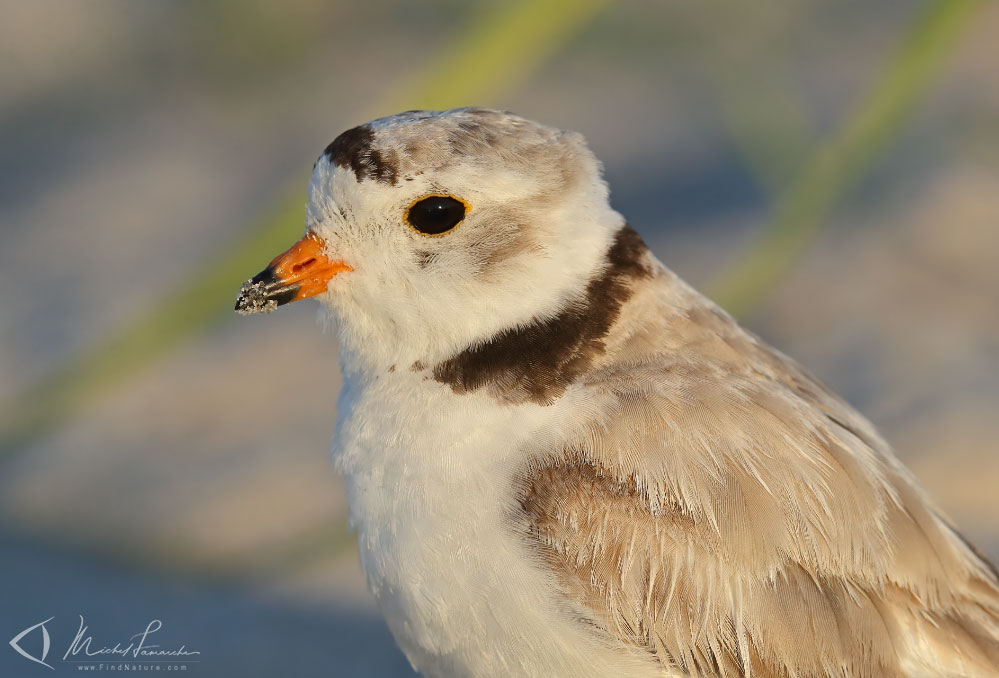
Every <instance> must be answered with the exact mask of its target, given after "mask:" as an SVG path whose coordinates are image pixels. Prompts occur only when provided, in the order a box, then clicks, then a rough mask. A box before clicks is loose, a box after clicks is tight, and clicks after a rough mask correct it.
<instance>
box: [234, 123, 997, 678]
mask: <svg viewBox="0 0 999 678" xmlns="http://www.w3.org/2000/svg"><path fill="white" fill-rule="evenodd" d="M308 191H309V198H308V205H307V208H306V234H305V236H304V237H303V238H302V239H301V240H300V241H299V242H298V243H297V244H295V245H294V246H293V247H292V248H291V249H290V250H288V251H287V252H285V253H284V254H281V255H279V256H277V257H276V258H275V259H274V260H273V261H272V262H271V263H270V265H268V266H267V267H266V268H265V269H264V270H263V271H262V272H261V273H259V274H258V275H256V276H255V277H253V278H252V279H250V280H249V281H247V283H245V284H244V286H243V287H242V289H241V290H240V292H239V296H238V298H237V304H236V310H237V311H239V312H241V313H244V314H252V313H259V312H268V311H272V310H274V309H275V308H277V307H278V306H281V305H283V304H286V303H290V302H293V301H297V300H299V299H305V298H310V297H315V298H316V299H318V300H319V302H320V309H321V310H320V316H321V318H322V321H323V322H324V323H326V324H328V325H329V326H330V327H331V328H333V330H334V331H335V332H336V333H337V336H338V338H339V347H340V350H339V361H340V368H341V372H342V375H343V384H342V390H341V393H340V395H339V398H338V400H337V405H336V410H337V423H336V427H335V432H334V434H333V445H332V454H331V456H332V459H333V462H334V464H335V467H336V469H337V470H338V471H339V472H340V473H341V474H342V475H343V477H344V482H345V487H346V494H347V501H348V506H349V522H350V525H351V527H352V529H354V530H355V531H356V533H357V540H358V553H359V558H360V563H361V566H362V568H363V570H364V573H365V576H366V580H367V584H368V588H369V589H370V591H371V592H372V594H373V595H374V598H375V600H376V601H377V605H378V608H379V610H380V611H381V613H382V615H383V616H384V617H385V620H386V622H387V625H388V626H389V629H390V630H391V632H392V634H393V636H394V638H395V640H396V642H397V644H398V646H399V647H400V648H401V650H402V651H403V653H404V654H405V655H406V657H407V658H408V659H409V662H410V663H411V664H412V666H413V668H414V669H415V670H416V671H418V672H420V673H421V674H423V675H425V676H429V677H444V676H475V677H478V676H483V677H485V676H525V677H546V678H553V677H555V678H558V677H569V676H572V677H579V676H634V677H640V678H644V677H646V676H658V677H662V676H671V677H678V676H704V677H710V678H729V677H736V676H737V677H740V678H750V677H753V678H792V677H796V678H924V677H930V676H933V677H949V678H978V677H985V676H997V675H999V577H997V573H996V570H995V568H994V566H992V565H991V564H990V563H989V562H988V561H987V560H986V558H985V557H984V556H983V555H982V554H981V553H980V552H979V551H978V550H976V548H975V547H974V546H973V545H972V544H971V543H969V542H968V541H967V540H966V539H964V538H963V537H962V535H961V534H960V533H959V532H958V531H957V529H956V528H955V527H954V525H953V524H952V522H951V521H949V520H948V518H947V517H946V516H945V515H944V513H943V512H942V511H941V510H940V508H938V507H937V505H936V504H935V503H934V502H933V500H932V499H931V498H930V497H929V496H928V494H927V492H926V491H925V490H924V489H923V488H922V487H921V486H920V484H919V483H918V482H917V480H916V479H915V478H914V476H913V475H912V474H911V473H910V472H909V471H908V470H907V469H906V468H905V467H904V466H903V465H902V464H901V462H900V461H899V460H898V459H897V457H896V456H895V455H894V453H893V451H892V449H891V448H890V446H889V445H888V444H887V443H886V442H885V440H884V439H883V438H882V437H881V436H880V435H879V433H878V432H877V431H876V430H875V428H874V427H873V425H872V424H871V423H869V422H868V421H867V420H866V419H865V418H864V417H863V416H862V415H861V414H859V413H858V412H857V411H855V410H854V409H853V408H852V407H851V406H850V405H848V404H847V403H846V402H845V401H844V400H843V399H841V398H840V397H839V396H837V395H836V394H835V393H833V392H832V391H831V390H829V389H828V388H827V387H826V386H824V385H823V384H822V383H821V382H820V381H819V380H818V379H816V378H815V377H813V376H811V375H810V374H809V373H808V372H807V371H806V370H805V369H804V368H803V367H801V366H800V365H799V364H798V363H796V362H795V361H793V360H792V359H791V358H789V357H787V356H785V355H783V354H782V353H780V352H779V351H777V350H776V349H774V348H772V347H770V346H768V345H767V344H766V343H764V342H763V341H762V340H761V339H760V338H759V337H757V336H755V335H754V334H752V333H751V332H749V331H747V330H746V329H744V328H742V327H741V326H740V325H739V324H738V323H737V322H736V321H735V320H734V319H733V318H732V317H731V316H730V315H729V314H727V313H726V312H725V311H723V310H722V309H721V308H719V307H718V306H717V305H716V304H714V303H713V302H712V301H710V300H709V299H708V298H706V297H705V296H703V295H702V294H700V293H699V292H697V291H696V290H694V289H693V288H692V287H691V286H689V285H688V284H687V283H685V282H684V281H683V280H682V279H680V278H679V277H678V276H677V275H675V274H674V273H673V272H671V271H670V270H669V269H668V268H667V267H666V266H665V265H663V264H662V263H660V261H659V260H658V259H657V258H656V257H655V256H654V255H653V254H652V252H651V251H650V250H649V248H648V247H647V246H646V244H645V243H644V242H643V240H642V238H641V237H640V236H639V234H638V233H637V232H636V231H635V230H634V229H633V228H632V227H631V226H629V225H628V223H627V221H626V220H625V218H624V217H623V216H622V215H621V214H619V213H618V212H617V211H615V210H614V209H613V208H612V207H611V205H610V201H609V189H608V185H607V183H606V182H605V180H604V178H603V170H602V166H601V164H600V163H599V161H598V160H597V159H596V157H595V156H594V154H593V153H592V152H591V150H590V149H589V147H588V145H587V142H586V140H585V139H584V137H583V136H582V135H581V134H579V133H576V132H572V131H564V130H561V129H557V128H553V127H549V126H546V125H542V124H539V123H536V122H533V121H531V120H528V119H526V118H523V117H519V116H517V115H515V114H512V113H508V112H504V111H498V110H491V109H487V108H459V109H451V110H445V111H407V112H405V113H400V114H396V115H392V116H388V117H384V118H380V119H378V120H374V121H372V122H369V123H366V124H363V125H360V126H358V127H354V128H352V129H349V130H348V131H346V132H343V133H342V134H340V135H339V136H337V137H336V138H335V139H334V140H333V142H332V143H330V144H329V145H328V146H327V147H326V148H325V150H324V151H323V152H322V154H321V155H320V156H319V158H318V160H317V161H316V163H315V165H314V168H313V173H312V177H311V180H310V183H309V188H308Z"/></svg>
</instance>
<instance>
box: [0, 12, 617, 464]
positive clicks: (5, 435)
mask: <svg viewBox="0 0 999 678" xmlns="http://www.w3.org/2000/svg"><path fill="white" fill-rule="evenodd" d="M607 2H608V0H518V1H517V2H494V3H487V4H485V5H483V7H482V8H481V9H479V10H477V11H476V12H475V13H474V15H473V16H472V17H471V19H470V20H469V22H468V25H467V26H465V27H463V28H461V29H459V31H458V35H457V36H456V38H455V39H454V41H453V42H451V43H449V44H448V45H446V46H445V47H444V48H443V49H442V50H441V52H440V53H439V54H438V55H437V56H436V57H434V58H432V59H431V61H430V64H429V66H427V67H426V68H424V69H423V70H421V71H419V72H418V73H417V74H416V76H415V77H413V78H411V79H410V80H409V81H408V82H407V83H406V85H404V86H403V88H402V91H400V92H398V93H392V94H390V95H389V96H387V97H386V99H385V100H384V101H383V102H381V103H380V104H378V106H377V107H376V108H377V109H378V110H376V111H374V112H373V113H369V114H368V115H367V117H373V116H374V115H383V114H386V113H394V112H397V111H398V110H402V109H408V108H447V107H452V106H456V105H467V104H476V105H477V104H482V103H490V102H494V101H496V100H498V99H499V97H500V96H501V95H502V94H503V93H504V92H506V91H509V90H510V89H512V88H514V87H516V86H518V85H519V84H520V83H521V82H522V81H523V80H524V79H525V78H526V77H528V76H529V75H530V74H531V72H532V71H533V70H534V69H536V68H537V67H538V66H539V65H540V64H541V63H542V61H543V60H544V59H546V58H548V57H550V56H551V55H552V54H554V53H555V52H556V51H558V50H559V49H560V48H561V47H562V46H563V45H564V44H565V42H566V41H567V40H568V39H569V38H570V37H571V36H572V35H573V34H574V33H575V32H577V31H578V30H579V29H580V28H582V26H583V25H585V23H586V22H587V21H588V20H590V19H591V18H593V16H594V15H595V14H596V12H597V11H598V10H599V9H601V8H602V7H604V6H605V5H606V4H607ZM306 181H307V179H306V177H302V179H301V181H300V182H298V183H297V184H296V186H295V188H294V190H293V191H292V192H291V194H290V195H289V196H288V197H286V198H283V199H282V200H281V201H280V204H279V206H278V207H276V208H275V209H273V210H271V211H270V213H269V215H268V216H266V217H265V218H263V219H262V221H261V223H260V225H259V226H258V227H257V228H256V229H253V230H250V231H249V232H248V233H247V234H246V235H245V236H244V237H243V238H242V239H241V241H240V242H239V243H238V244H237V246H236V247H235V248H234V249H232V250H230V251H227V252H223V253H221V254H220V256H219V257H218V258H217V259H215V260H213V261H212V262H211V263H210V264H209V265H208V267H207V268H206V269H205V270H204V271H203V272H202V273H200V274H196V275H195V276H194V277H193V278H192V279H191V280H190V281H189V282H187V283H186V284H184V285H183V286H182V287H181V288H180V289H178V290H176V291H174V292H173V293H171V294H169V295H168V296H167V297H166V298H165V299H163V300H162V301H160V302H159V303H157V304H154V305H152V307H151V308H149V310H148V311H146V312H145V313H144V314H143V315H142V316H141V317H140V318H139V319H138V320H136V321H135V322H134V323H132V324H131V325H129V326H128V327H125V328H124V329H122V330H119V331H118V332H116V333H114V334H113V335H112V336H110V337H109V338H107V339H106V340H105V341H104V342H103V343H102V344H100V345H98V346H97V347H95V348H93V349H92V350H90V351H88V352H86V353H84V354H83V355H81V356H79V357H78V358H76V359H74V360H72V361H70V362H69V363H67V364H66V365H64V366H62V367H60V368H57V369H56V370H55V371H54V372H53V373H52V374H51V375H50V376H49V377H47V378H45V379H43V380H42V381H41V382H40V383H38V384H36V385H35V386H33V387H32V388H29V389H28V390H27V391H25V392H23V393H20V394H18V395H17V396H16V397H15V398H14V401H13V402H12V403H8V404H7V407H5V409H4V412H3V415H2V416H3V419H2V420H0V453H3V452H12V451H13V450H15V449H18V448H20V447H24V446H25V445H27V444H29V443H30V442H31V441H32V440H34V439H35V438H37V437H38V436H39V435H41V434H43V433H44V432H45V431H47V430H49V429H51V428H52V427H53V426H55V425H57V424H58V423H59V422H61V421H63V420H65V419H66V418H67V417H69V416H72V415H73V414H74V413H76V412H78V411H80V410H81V409H82V408H84V407H85V406H86V405H87V404H88V403H89V402H91V401H93V400H95V399H98V398H100V397H101V396H102V395H104V394H106V393H108V392H109V391H111V390H112V389H113V388H115V387H116V386H119V385H121V384H122V383H124V382H125V381H127V380H128V379H129V378H131V377H133V376H135V375H136V374H137V373H139V372H140V371H141V370H142V369H144V368H146V367H148V366H149V365H151V364H152V363H153V362H154V361H155V360H156V359H157V358H158V357H160V356H162V355H163V354H165V353H167V352H168V351H169V350H171V349H172V348H174V347H176V346H177V345H178V344H179V343H180V342H181V341H183V340H184V339H186V338H188V337H190V336H191V335H193V334H195V333H197V332H199V331H201V330H203V329H205V328H206V327H208V326H209V325H210V324H211V323H212V322H214V321H217V320H218V319H220V318H224V317H226V316H227V315H230V314H232V312H233V310H232V308H233V304H234V303H235V296H236V292H237V291H238V290H239V286H240V284H241V283H242V282H243V281H244V280H246V279H247V278H249V277H250V276H251V275H253V274H254V273H256V272H257V271H258V270H260V269H261V268H262V267H263V266H264V265H266V263H267V262H268V261H270V260H271V259H272V258H273V257H274V256H275V255H277V254H278V253H280V252H282V251H283V250H285V249H287V247H289V246H290V245H291V243H292V242H293V241H294V240H295V239H296V238H298V237H299V235H301V233H302V231H303V229H304V220H305V211H304V207H303V206H304V203H305V183H306Z"/></svg>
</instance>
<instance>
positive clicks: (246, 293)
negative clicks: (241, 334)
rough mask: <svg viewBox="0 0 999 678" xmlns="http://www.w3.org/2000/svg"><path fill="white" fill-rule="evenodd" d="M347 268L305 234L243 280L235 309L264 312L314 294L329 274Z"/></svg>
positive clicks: (316, 239) (323, 286)
mask: <svg viewBox="0 0 999 678" xmlns="http://www.w3.org/2000/svg"><path fill="white" fill-rule="evenodd" d="M350 270H353V269H351V267H350V266H348V265H347V263H346V262H344V261H341V260H334V259H331V258H330V257H328V256H327V255H326V250H325V246H324V244H323V241H322V240H321V239H320V238H319V236H317V235H316V234H314V233H309V234H308V235H306V236H305V237H304V238H302V239H301V240H299V241H298V242H297V243H295V244H294V245H293V246H292V248H291V249H290V250H288V251H287V252H285V253H284V254H281V255H278V256H277V257H276V258H275V259H274V260H273V261H271V263H270V264H269V265H268V266H267V268H265V269H264V270H263V271H261V272H260V273H258V274H257V275H255V276H253V278H251V279H250V280H248V281H246V282H245V283H243V287H242V288H241V289H240V290H239V297H237V299H236V312H237V313H241V314H243V315H250V314H252V313H268V312H270V311H273V310H274V309H275V308H277V307H278V306H283V305H284V304H289V303H291V302H293V301H298V300H299V299H308V298H309V297H314V296H316V295H317V294H321V293H323V292H325V291H326V285H327V284H328V283H329V281H330V280H332V279H333V276H335V275H336V274H337V273H342V272H344V271H350Z"/></svg>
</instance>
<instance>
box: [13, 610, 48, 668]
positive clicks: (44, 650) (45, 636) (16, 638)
mask: <svg viewBox="0 0 999 678" xmlns="http://www.w3.org/2000/svg"><path fill="white" fill-rule="evenodd" d="M53 619H55V617H49V618H48V619H46V620H45V621H43V622H38V623H37V624H35V625H34V626H29V627H28V628H26V629H24V630H23V631H21V632H20V633H19V634H17V635H16V636H14V637H13V638H11V639H10V646H11V647H12V648H14V649H15V650H17V653H18V654H19V655H21V656H22V657H24V658H25V659H30V660H31V661H33V662H35V663H36V664H41V665H42V666H48V667H49V668H50V669H52V670H53V671H54V670H55V667H54V666H49V665H48V664H46V663H45V658H46V657H47V656H48V655H49V647H50V646H51V645H52V642H51V640H50V639H49V630H48V629H47V628H45V625H46V624H48V623H49V622H50V621H52V620H53ZM38 628H40V629H41V630H42V656H41V657H32V656H31V655H30V654H28V653H27V652H25V651H24V648H23V647H21V646H20V645H19V644H18V643H20V642H21V639H22V638H24V637H25V636H26V635H28V634H29V633H31V632H32V631H34V630H35V629H38Z"/></svg>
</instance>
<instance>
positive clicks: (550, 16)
mask: <svg viewBox="0 0 999 678" xmlns="http://www.w3.org/2000/svg"><path fill="white" fill-rule="evenodd" d="M609 1H610V0H526V1H521V2H516V3H513V2H496V3H491V4H487V5H485V6H484V8H483V9H482V11H481V12H480V13H479V14H478V15H477V16H476V17H474V18H473V19H472V20H471V21H470V22H469V26H468V27H467V29H466V30H464V31H462V35H461V36H460V37H458V39H457V40H456V41H455V42H454V44H452V45H450V46H449V47H447V48H445V49H444V50H442V51H441V53H440V54H439V55H437V57H436V58H434V59H432V60H431V62H430V63H429V64H428V65H427V67H426V69H425V71H424V73H423V75H422V76H420V77H417V78H415V79H414V80H413V81H412V84H411V85H409V86H408V87H404V88H403V91H401V92H399V93H393V94H391V95H390V96H388V97H387V98H386V100H385V102H383V103H382V105H381V106H380V109H379V110H376V111H373V112H372V115H373V116H374V115H384V114H387V113H395V112H397V111H400V110H405V109H414V108H416V109H419V108H431V109H442V108H454V107H457V106H468V105H494V104H497V103H498V102H499V100H500V97H501V95H502V94H503V93H504V92H508V91H510V90H511V89H513V88H514V87H516V86H517V85H518V84H519V83H521V82H523V81H524V80H526V79H527V78H528V77H530V75H531V73H532V72H533V71H534V70H535V69H536V68H537V67H538V66H539V65H540V64H542V63H544V61H545V60H547V59H548V58H549V57H551V56H552V55H553V54H555V53H556V52H557V51H558V50H559V49H561V48H562V46H563V45H564V44H565V43H566V41H567V40H568V39H569V38H570V37H571V36H573V35H574V34H576V33H578V32H579V30H580V29H581V28H582V27H583V26H585V25H586V24H587V23H588V22H589V21H590V20H591V19H593V17H594V16H595V15H596V14H597V12H599V11H600V10H601V9H603V8H604V7H605V6H606V5H607V4H608V3H609Z"/></svg>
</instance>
